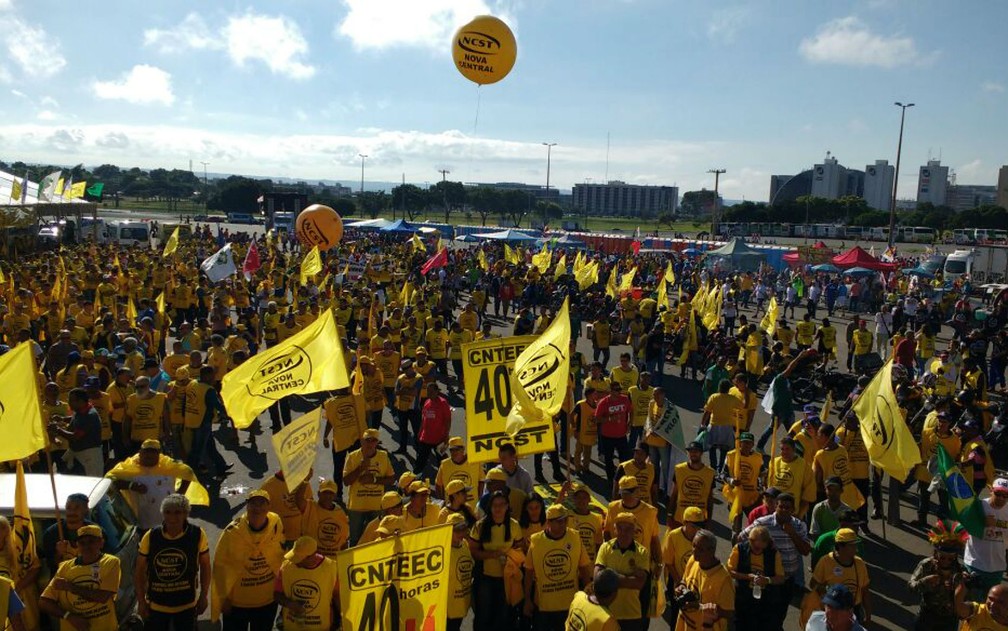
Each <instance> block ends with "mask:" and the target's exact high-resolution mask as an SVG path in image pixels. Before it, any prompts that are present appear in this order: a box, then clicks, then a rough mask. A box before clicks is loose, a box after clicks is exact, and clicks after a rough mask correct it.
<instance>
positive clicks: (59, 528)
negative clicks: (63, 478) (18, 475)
mask: <svg viewBox="0 0 1008 631" xmlns="http://www.w3.org/2000/svg"><path fill="white" fill-rule="evenodd" d="M45 452H46V462H47V463H48V465H49V466H48V469H49V483H50V484H51V485H52V494H53V508H54V509H55V512H56V530H57V532H58V533H59V540H60V541H65V540H66V537H65V536H64V532H63V522H62V521H61V520H62V517H61V516H60V505H59V495H58V494H57V493H56V474H55V473H54V469H53V459H52V450H51V448H50V447H49V445H48V444H47V445H46V448H45Z"/></svg>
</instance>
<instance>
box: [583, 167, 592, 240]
mask: <svg viewBox="0 0 1008 631" xmlns="http://www.w3.org/2000/svg"><path fill="white" fill-rule="evenodd" d="M591 183H592V178H590V177H586V178H585V192H584V229H585V230H587V229H588V206H589V204H590V202H589V200H588V195H589V194H590V193H591V186H590V185H591Z"/></svg>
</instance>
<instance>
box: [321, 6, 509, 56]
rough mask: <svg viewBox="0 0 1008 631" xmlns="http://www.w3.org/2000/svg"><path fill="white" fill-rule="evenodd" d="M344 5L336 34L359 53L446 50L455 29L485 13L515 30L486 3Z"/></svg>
mask: <svg viewBox="0 0 1008 631" xmlns="http://www.w3.org/2000/svg"><path fill="white" fill-rule="evenodd" d="M343 4H345V5H346V7H347V14H346V17H344V18H343V20H342V21H341V22H339V24H337V25H336V31H335V34H336V35H337V36H342V37H347V38H349V39H350V41H351V42H353V45H354V48H356V49H358V50H381V49H385V48H396V47H414V48H427V49H430V50H444V51H447V50H448V44H449V43H450V42H451V36H452V34H454V33H455V31H456V30H457V29H458V27H460V26H462V25H463V24H465V23H467V22H469V21H470V20H472V19H473V18H474V17H476V16H477V15H484V14H493V15H497V16H498V17H500V18H501V19H503V20H504V21H505V22H508V24H509V25H510V26H511V27H512V28H514V22H513V20H511V19H510V18H509V17H508V16H507V15H506V14H505V13H504V12H502V7H500V6H494V7H491V6H490V5H489V4H488V3H487V2H486V1H485V0H424V1H422V2H420V1H417V0H343ZM498 4H499V3H498Z"/></svg>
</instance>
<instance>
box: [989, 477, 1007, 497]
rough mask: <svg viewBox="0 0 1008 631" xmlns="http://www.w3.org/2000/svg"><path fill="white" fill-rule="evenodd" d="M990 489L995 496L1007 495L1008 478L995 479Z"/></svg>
mask: <svg viewBox="0 0 1008 631" xmlns="http://www.w3.org/2000/svg"><path fill="white" fill-rule="evenodd" d="M991 489H992V490H993V491H994V493H997V494H999V495H1000V494H1002V493H1005V494H1008V478H997V479H996V480H994V484H992V485H991Z"/></svg>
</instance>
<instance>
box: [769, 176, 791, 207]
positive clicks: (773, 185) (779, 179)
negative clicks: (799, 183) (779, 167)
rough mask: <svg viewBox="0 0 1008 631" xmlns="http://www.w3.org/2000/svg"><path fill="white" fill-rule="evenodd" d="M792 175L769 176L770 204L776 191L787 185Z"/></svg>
mask: <svg viewBox="0 0 1008 631" xmlns="http://www.w3.org/2000/svg"><path fill="white" fill-rule="evenodd" d="M793 177H794V176H793V175H771V176H770V203H771V204H772V203H773V200H774V197H776V196H777V191H779V190H780V189H781V187H782V186H784V185H785V184H787V182H788V180H790V179H791V178H793Z"/></svg>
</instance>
